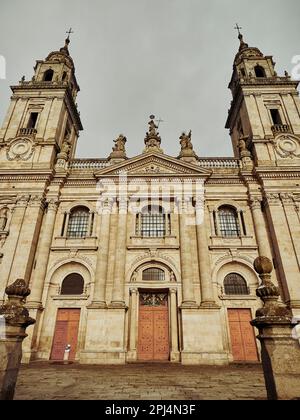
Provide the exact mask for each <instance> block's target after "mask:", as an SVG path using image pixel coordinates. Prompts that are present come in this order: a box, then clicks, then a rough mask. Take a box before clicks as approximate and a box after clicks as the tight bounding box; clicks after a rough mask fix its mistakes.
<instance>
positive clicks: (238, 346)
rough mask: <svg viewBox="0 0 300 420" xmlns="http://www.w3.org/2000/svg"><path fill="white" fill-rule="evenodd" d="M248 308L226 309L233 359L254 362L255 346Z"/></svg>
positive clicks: (255, 358)
mask: <svg viewBox="0 0 300 420" xmlns="http://www.w3.org/2000/svg"><path fill="white" fill-rule="evenodd" d="M251 319H252V316H251V310H250V309H228V321H229V329H230V337H231V348H232V355H233V359H234V360H235V361H245V362H256V361H258V357H257V347H256V341H255V335H254V330H253V327H252V326H251V324H250V321H251Z"/></svg>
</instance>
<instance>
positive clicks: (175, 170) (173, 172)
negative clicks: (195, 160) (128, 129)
mask: <svg viewBox="0 0 300 420" xmlns="http://www.w3.org/2000/svg"><path fill="white" fill-rule="evenodd" d="M122 173H126V175H127V176H151V177H153V176H179V175H180V176H196V175H198V176H203V177H208V176H210V175H211V171H210V170H207V169H204V168H201V167H197V165H195V164H192V163H188V162H184V161H181V160H179V159H176V158H173V157H171V156H168V155H163V154H159V153H149V154H143V155H139V156H136V157H134V158H131V159H128V160H126V161H124V162H121V163H118V164H116V165H112V166H109V167H107V168H105V169H101V170H99V171H97V172H95V176H119V175H120V174H122Z"/></svg>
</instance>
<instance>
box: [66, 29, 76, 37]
mask: <svg viewBox="0 0 300 420" xmlns="http://www.w3.org/2000/svg"><path fill="white" fill-rule="evenodd" d="M73 33H74V32H73V31H72V28H70V29H69V30H68V31H66V34H68V38H67V39H70V35H71V34H73Z"/></svg>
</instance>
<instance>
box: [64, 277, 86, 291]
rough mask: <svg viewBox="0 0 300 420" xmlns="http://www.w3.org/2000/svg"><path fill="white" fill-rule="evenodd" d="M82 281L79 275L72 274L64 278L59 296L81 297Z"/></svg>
mask: <svg viewBox="0 0 300 420" xmlns="http://www.w3.org/2000/svg"><path fill="white" fill-rule="evenodd" d="M83 289H84V280H83V278H82V276H81V275H80V274H77V273H72V274H69V275H67V277H65V278H64V280H63V282H62V285H61V291H60V294H61V295H82V293H83Z"/></svg>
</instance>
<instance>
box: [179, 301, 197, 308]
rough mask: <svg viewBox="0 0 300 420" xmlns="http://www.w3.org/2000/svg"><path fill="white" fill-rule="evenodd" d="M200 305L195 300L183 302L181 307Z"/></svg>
mask: <svg viewBox="0 0 300 420" xmlns="http://www.w3.org/2000/svg"><path fill="white" fill-rule="evenodd" d="M198 308H199V305H197V303H196V302H195V301H185V302H182V304H181V306H180V309H198Z"/></svg>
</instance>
